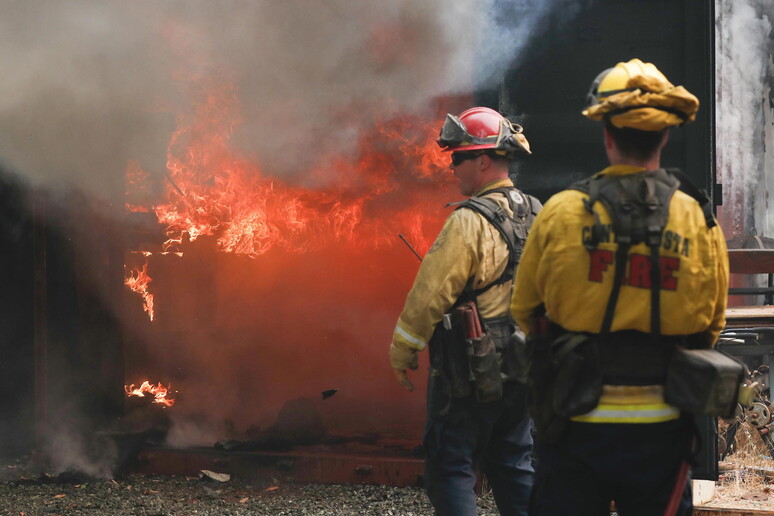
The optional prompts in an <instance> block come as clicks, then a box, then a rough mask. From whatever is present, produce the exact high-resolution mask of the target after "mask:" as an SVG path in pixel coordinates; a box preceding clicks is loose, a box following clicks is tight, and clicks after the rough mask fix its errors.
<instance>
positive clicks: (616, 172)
mask: <svg viewBox="0 0 774 516" xmlns="http://www.w3.org/2000/svg"><path fill="white" fill-rule="evenodd" d="M643 170H645V167H635V166H634V165H611V166H609V167H607V168H606V169H604V170H602V171H601V172H597V173H596V174H594V176H595V177H596V176H625V175H628V174H636V173H637V172H642V171H643Z"/></svg>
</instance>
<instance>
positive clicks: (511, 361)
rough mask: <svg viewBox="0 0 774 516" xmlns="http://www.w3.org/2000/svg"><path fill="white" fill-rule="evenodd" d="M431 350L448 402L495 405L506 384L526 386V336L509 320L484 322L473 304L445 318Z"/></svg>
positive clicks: (434, 337) (431, 364) (432, 359)
mask: <svg viewBox="0 0 774 516" xmlns="http://www.w3.org/2000/svg"><path fill="white" fill-rule="evenodd" d="M429 348H430V366H431V369H432V372H431V374H436V375H438V376H440V377H441V378H442V379H443V386H444V389H445V391H446V394H447V395H448V396H449V397H450V398H465V397H468V396H472V395H474V396H475V397H476V400H478V401H479V402H491V401H497V400H499V399H501V398H502V396H503V384H504V383H507V382H511V381H521V382H522V383H525V382H526V377H527V368H528V365H527V352H526V342H525V340H524V334H523V333H521V331H519V330H518V327H517V326H516V324H515V323H514V322H513V319H512V318H511V317H510V316H503V317H498V318H493V319H481V318H480V317H479V314H478V310H477V308H476V304H475V303H474V302H472V301H469V302H466V303H462V304H461V305H460V306H458V307H456V308H454V309H452V310H451V311H450V312H449V313H447V314H444V318H443V320H442V321H441V322H440V323H439V324H438V325H437V326H436V328H435V332H434V333H433V336H432V338H431V339H430V342H429Z"/></svg>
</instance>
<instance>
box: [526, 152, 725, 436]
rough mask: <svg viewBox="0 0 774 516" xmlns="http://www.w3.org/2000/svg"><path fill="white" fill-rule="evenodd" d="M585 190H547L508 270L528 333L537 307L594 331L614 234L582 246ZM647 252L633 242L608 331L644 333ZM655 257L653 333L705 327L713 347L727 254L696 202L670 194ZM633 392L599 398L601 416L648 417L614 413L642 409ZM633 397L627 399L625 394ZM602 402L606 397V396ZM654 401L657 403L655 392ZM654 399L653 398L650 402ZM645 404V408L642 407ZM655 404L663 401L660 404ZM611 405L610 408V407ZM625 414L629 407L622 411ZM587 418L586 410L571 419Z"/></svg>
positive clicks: (626, 169)
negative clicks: (657, 305) (657, 317)
mask: <svg viewBox="0 0 774 516" xmlns="http://www.w3.org/2000/svg"><path fill="white" fill-rule="evenodd" d="M642 170H643V169H642V168H640V167H632V166H624V165H617V166H611V167H608V168H606V169H605V170H603V171H602V172H600V174H631V173H635V172H640V171H642ZM587 198H588V196H587V195H586V194H584V193H581V192H579V191H575V190H565V191H563V192H560V193H558V194H556V195H554V196H553V197H552V198H551V199H550V200H549V201H548V202H547V203H546V204H545V206H544V207H543V209H542V210H541V211H540V213H539V214H538V216H537V218H536V219H535V222H534V224H533V225H532V229H531V231H530V235H529V238H528V239H527V243H526V245H525V248H524V253H523V255H522V259H521V263H520V265H519V268H518V271H517V274H516V284H515V289H514V295H513V297H512V299H511V312H512V314H513V316H514V318H515V319H516V322H517V323H518V324H519V325H520V326H521V327H522V328H523V329H524V330H525V331H527V332H528V331H529V324H528V323H529V320H530V318H531V316H532V315H533V314H534V313H535V310H536V309H537V308H538V307H539V306H540V305H544V306H545V310H546V315H547V317H548V318H549V319H551V320H552V321H553V322H555V323H556V324H558V325H560V326H561V327H563V328H565V329H566V330H568V331H577V332H590V333H597V332H599V330H600V328H601V326H602V319H603V316H604V312H605V308H606V306H607V301H608V299H609V296H610V292H611V289H612V284H613V271H614V268H615V265H614V261H613V260H614V255H615V250H616V248H617V246H616V244H615V243H614V235H613V234H612V232H611V233H610V237H609V239H608V240H607V241H606V242H602V243H601V244H600V245H599V246H598V247H597V249H596V250H594V251H592V252H589V251H588V250H587V249H586V248H585V247H584V245H583V243H584V238H585V237H587V235H588V232H589V231H590V230H591V227H592V225H593V224H594V218H593V216H592V215H591V214H590V213H588V212H587V211H586V210H585V208H584V205H583V200H584V199H587ZM595 209H596V211H597V212H598V213H599V214H600V220H601V223H602V224H610V216H609V214H608V212H607V210H606V209H605V207H604V206H603V205H602V204H601V203H597V204H596V205H595ZM649 255H650V250H649V249H648V247H647V245H645V244H644V243H641V244H638V245H636V246H633V247H632V249H631V250H630V253H629V262H628V264H627V271H626V274H625V277H624V280H623V284H622V287H621V291H620V295H619V299H618V303H617V305H616V309H615V317H614V319H613V323H612V327H611V331H612V332H615V331H619V330H637V331H641V332H644V333H649V332H650V310H649V307H650V279H649V267H650V264H649V261H648V257H649ZM660 255H661V256H660V260H661V270H662V274H661V333H662V334H665V335H685V334H692V333H701V332H706V334H707V347H710V346H713V345H714V343H715V342H716V340H717V337H718V334H719V333H720V331H721V330H722V329H723V326H724V325H725V309H726V300H727V290H728V252H727V249H726V243H725V239H724V237H723V233H722V231H721V229H720V227H719V226H715V227H713V228H711V229H708V228H707V224H706V221H705V218H704V215H703V213H702V210H701V208H700V207H699V204H698V202H697V201H696V200H695V199H693V198H692V197H690V196H688V195H686V194H685V193H683V192H680V191H678V192H675V194H674V196H673V197H672V200H671V203H670V205H669V221H668V223H667V225H666V228H665V230H664V234H663V242H662V246H661V249H660ZM632 395H633V392H627V393H616V394H615V396H614V398H615V400H614V403H613V405H614V407H613V408H611V407H609V406H608V405H610V404H609V403H605V407H603V408H605V410H606V412H600V413H597V415H598V416H602V415H605V414H607V415H610V416H611V417H610V418H609V419H608V420H607V422H655V421H656V420H658V418H657V417H652V418H647V417H646V418H645V419H640V417H639V416H638V415H637V414H634V413H631V414H630V415H629V416H628V417H619V416H622V414H621V412H622V411H630V410H635V409H642V411H643V414H644V413H645V412H647V410H650V409H652V408H653V407H652V406H653V403H652V401H653V400H651V402H649V403H642V402H641V401H637V400H636V396H634V397H633V396H632ZM629 399H635V402H633V403H628V402H627V400H629ZM608 401H609V399H608ZM656 401H657V402H659V403H662V404H663V397H659V398H658V399H657V400H656ZM657 404H658V403H657ZM648 406H650V407H649V408H647V410H646V407H648ZM662 408H663V407H662ZM615 411H618V412H617V413H616V412H615ZM627 413H629V412H627ZM587 416H588V417H587ZM583 418H586V420H590V419H592V420H594V421H597V420H598V418H597V417H595V416H591V415H588V414H587V415H586V416H580V419H579V420H584V419H583Z"/></svg>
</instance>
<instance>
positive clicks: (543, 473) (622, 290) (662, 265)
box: [511, 59, 735, 516]
mask: <svg viewBox="0 0 774 516" xmlns="http://www.w3.org/2000/svg"><path fill="white" fill-rule="evenodd" d="M698 104H699V103H698V99H697V98H696V97H695V96H693V95H692V94H691V93H689V92H688V91H687V90H686V89H685V88H683V87H682V86H674V85H673V84H672V83H670V82H669V81H668V80H667V78H666V77H665V76H664V74H662V73H661V72H660V71H659V70H658V69H657V68H656V66H654V65H653V64H651V63H644V62H642V61H640V60H639V59H632V60H630V61H628V62H625V63H618V64H617V65H616V66H615V67H613V68H611V69H608V70H605V71H604V72H602V73H601V74H600V75H599V76H598V77H597V79H596V80H595V81H594V83H593V85H592V88H591V91H590V93H589V106H588V107H587V108H586V109H585V110H584V111H583V114H584V115H585V116H586V117H588V118H590V119H592V120H597V121H602V122H604V146H605V150H606V152H607V156H608V158H609V161H610V166H609V167H607V168H605V169H604V170H602V171H601V172H599V173H597V174H596V175H594V176H592V177H591V178H588V179H586V180H584V181H581V182H579V183H577V184H575V185H573V186H572V187H571V188H570V189H568V190H565V191H563V192H560V193H558V194H556V195H555V196H553V197H552V198H551V199H549V200H548V202H547V203H546V205H545V208H544V209H543V210H542V211H541V212H540V215H539V216H538V217H537V218H536V220H535V223H534V225H533V226H532V229H531V232H530V237H529V239H528V241H527V244H526V246H525V249H524V253H523V256H522V259H521V263H520V265H519V269H518V271H517V276H516V284H515V289H514V296H513V299H512V302H511V310H512V313H513V316H514V318H515V320H516V322H517V323H518V324H519V325H521V327H522V328H524V329H525V331H526V332H527V333H528V343H529V344H530V345H531V346H532V348H531V351H532V353H531V358H532V366H531V372H530V376H529V386H530V412H531V414H532V415H533V417H534V421H535V425H536V456H537V457H538V462H537V468H536V469H537V471H536V476H535V487H534V492H533V505H532V507H531V513H530V514H535V515H540V516H544V515H562V516H571V515H578V516H581V515H589V514H607V513H608V508H609V504H610V501H611V500H615V502H616V504H617V508H618V511H619V512H620V514H622V515H623V514H626V515H655V514H659V515H660V514H667V515H675V514H680V515H690V514H692V508H691V504H692V501H691V491H690V482H689V481H688V477H689V464H690V462H691V446H692V435H693V432H692V423H691V420H692V418H691V417H690V414H686V413H685V412H681V409H678V406H677V405H678V402H679V401H680V400H679V398H678V397H676V395H675V394H674V392H675V391H672V390H670V382H671V378H672V377H671V376H670V375H671V372H670V371H671V367H672V364H674V361H673V360H674V357H675V356H677V355H676V353H677V351H678V350H681V349H702V350H706V349H710V348H712V347H713V346H714V344H715V342H716V341H717V338H718V335H719V333H720V331H721V330H722V328H723V326H724V323H725V308H726V297H727V286H728V285H727V283H728V256H727V251H726V245H725V240H724V238H723V233H722V231H721V229H720V227H719V226H718V225H717V223H716V221H715V219H714V217H713V215H712V211H711V209H712V207H711V205H710V202H709V200H708V199H707V198H706V196H704V195H703V194H702V193H701V192H700V191H698V189H696V188H695V187H693V186H692V185H690V183H689V181H688V180H687V178H686V176H684V175H683V174H682V173H681V172H679V171H678V170H676V169H662V168H660V160H661V151H662V149H663V148H664V145H665V144H666V141H667V137H668V129H669V128H671V127H675V126H681V125H683V124H685V123H688V122H691V121H693V120H694V118H695V116H696V112H697V110H698ZM678 380H679V378H678ZM698 388H699V389H704V390H708V389H709V386H701V385H699V386H698ZM734 401H735V399H734V400H732V402H734ZM680 406H683V405H682V402H681V401H680Z"/></svg>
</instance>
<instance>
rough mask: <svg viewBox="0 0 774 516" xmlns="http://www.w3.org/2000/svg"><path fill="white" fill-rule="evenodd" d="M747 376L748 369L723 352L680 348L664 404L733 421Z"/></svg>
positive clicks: (672, 363) (671, 366) (670, 370)
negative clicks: (745, 376) (732, 416)
mask: <svg viewBox="0 0 774 516" xmlns="http://www.w3.org/2000/svg"><path fill="white" fill-rule="evenodd" d="M743 375H744V366H743V365H742V364H741V363H740V362H738V361H737V360H734V359H733V358H731V357H729V356H728V355H725V354H723V353H721V352H720V351H717V350H715V349H684V348H681V347H676V348H675V352H674V354H673V355H672V358H671V360H670V361H669V366H668V369H667V380H666V387H665V388H664V400H665V401H666V402H667V403H669V404H670V405H674V406H675V407H677V408H679V409H680V410H684V411H686V412H689V413H691V414H694V415H697V416H701V415H704V416H719V417H725V418H727V417H731V415H732V414H733V413H734V411H735V409H736V403H737V398H738V396H739V386H740V385H741V383H742V378H743Z"/></svg>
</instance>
